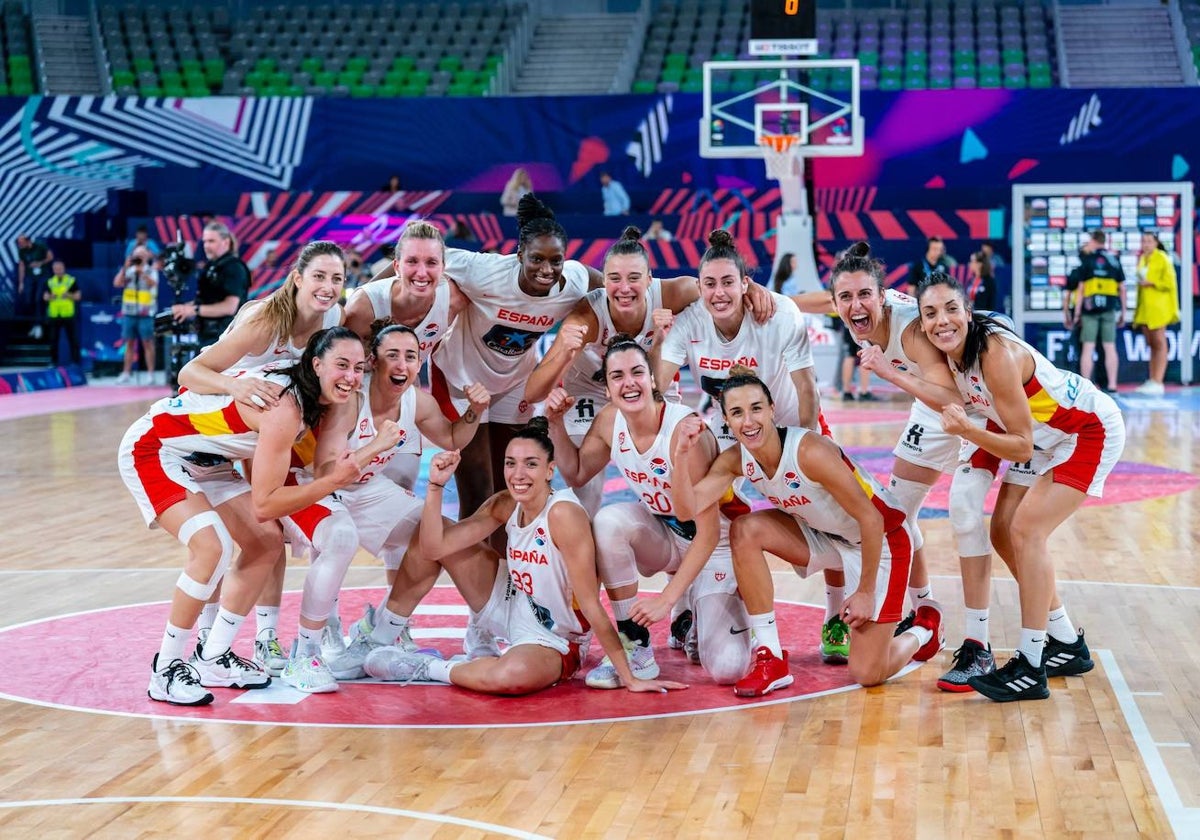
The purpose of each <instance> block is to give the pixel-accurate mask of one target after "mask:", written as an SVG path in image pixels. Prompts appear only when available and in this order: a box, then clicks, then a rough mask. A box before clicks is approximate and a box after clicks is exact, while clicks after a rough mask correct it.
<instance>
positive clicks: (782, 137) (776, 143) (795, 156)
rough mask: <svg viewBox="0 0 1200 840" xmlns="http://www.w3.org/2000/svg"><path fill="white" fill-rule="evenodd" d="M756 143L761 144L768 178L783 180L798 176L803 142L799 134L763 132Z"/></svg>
mask: <svg viewBox="0 0 1200 840" xmlns="http://www.w3.org/2000/svg"><path fill="white" fill-rule="evenodd" d="M758 144H759V145H760V146H762V151H763V160H764V161H765V162H766V165H767V177H768V178H771V179H773V180H775V181H783V180H785V179H788V178H798V177H800V175H801V174H802V172H801V170H800V160H799V159H800V150H801V149H803V147H804V144H803V143H801V142H800V135H799V134H764V135H763V136H762V137H760V138H759V140H758Z"/></svg>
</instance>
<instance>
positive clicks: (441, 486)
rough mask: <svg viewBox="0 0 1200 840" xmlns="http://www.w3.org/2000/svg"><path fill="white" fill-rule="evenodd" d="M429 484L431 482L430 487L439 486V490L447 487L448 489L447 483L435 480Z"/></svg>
mask: <svg viewBox="0 0 1200 840" xmlns="http://www.w3.org/2000/svg"><path fill="white" fill-rule="evenodd" d="M428 484H429V486H430V487H437V488H438V489H439V490H445V489H446V485H445V484H438V483H437V482H434V481H430V482H428Z"/></svg>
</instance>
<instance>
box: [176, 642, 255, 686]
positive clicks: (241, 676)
mask: <svg viewBox="0 0 1200 840" xmlns="http://www.w3.org/2000/svg"><path fill="white" fill-rule="evenodd" d="M191 664H192V667H194V668H195V669H196V671H197V672H198V673H199V674H200V685H203V686H205V687H207V688H213V687H219V688H266V687H267V686H269V685H270V684H271V677H270V676H269V675H268V674H267V672H266V671H264V670H263V669H262V668H261V667H260V666H259V664H258V663H257V662H253V661H251V660H249V659H243V658H242V657H240V656H238V655H237V654H236V653H234V652H233V648H229V649H228V650H226V651H225V652H224V653H222V654H221V655H220V656H217V657H215V658H213V659H205V658H204V657H203V656H201V655H200V651H199V649H197V650H196V653H195V654H194V655H193V656H192V662H191Z"/></svg>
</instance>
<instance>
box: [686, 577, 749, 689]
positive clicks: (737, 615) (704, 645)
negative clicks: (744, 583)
mask: <svg viewBox="0 0 1200 840" xmlns="http://www.w3.org/2000/svg"><path fill="white" fill-rule="evenodd" d="M693 616H694V620H695V622H696V643H697V647H698V648H699V651H700V664H701V665H702V666H704V670H705V671H707V672H708V675H709V676H710V677H712V678H713V680H715V681H716V682H717V684H718V685H731V684H732V683H735V682H737V681H738V680H740V679H741V678H742V677H744V676H746V672H747V671H749V670H750V652H751V651H750V632H749V630H747V629H745V628H748V627H749V626H750V618H749V616H747V615H746V608H745V606H744V605H743V604H742V599H741V598H739V597H738V596H737V595H718V594H712V595H704V596H702V597H700V598H698V599H696V603H695V609H694V610H693ZM735 630H738V631H743V630H744V632H737V633H735V632H733V631H735Z"/></svg>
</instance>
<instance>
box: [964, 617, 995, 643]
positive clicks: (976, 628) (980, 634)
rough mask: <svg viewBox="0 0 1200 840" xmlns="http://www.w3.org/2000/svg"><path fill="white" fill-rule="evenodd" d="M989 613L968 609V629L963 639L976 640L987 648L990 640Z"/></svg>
mask: <svg viewBox="0 0 1200 840" xmlns="http://www.w3.org/2000/svg"><path fill="white" fill-rule="evenodd" d="M989 623H990V622H989V621H988V611H987V610H986V609H983V610H973V609H971V608H970V607H967V608H966V624H967V629H966V630H965V631H963V638H966V639H974V640H975V641H977V642H979V644H981V645H983V646H984V647H985V648H986V647H987V646H988V644H989V638H988V632H989V631H988V624H989Z"/></svg>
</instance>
